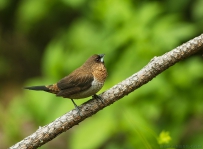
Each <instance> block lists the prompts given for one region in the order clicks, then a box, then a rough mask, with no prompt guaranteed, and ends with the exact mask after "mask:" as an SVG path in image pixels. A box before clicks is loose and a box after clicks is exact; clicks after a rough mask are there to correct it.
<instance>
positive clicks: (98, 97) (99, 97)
mask: <svg viewBox="0 0 203 149" xmlns="http://www.w3.org/2000/svg"><path fill="white" fill-rule="evenodd" d="M92 97H93V98H96V99H97V100H100V101H101V102H102V103H103V104H104V100H103V98H102V97H101V96H99V95H96V94H94V95H93V96H92Z"/></svg>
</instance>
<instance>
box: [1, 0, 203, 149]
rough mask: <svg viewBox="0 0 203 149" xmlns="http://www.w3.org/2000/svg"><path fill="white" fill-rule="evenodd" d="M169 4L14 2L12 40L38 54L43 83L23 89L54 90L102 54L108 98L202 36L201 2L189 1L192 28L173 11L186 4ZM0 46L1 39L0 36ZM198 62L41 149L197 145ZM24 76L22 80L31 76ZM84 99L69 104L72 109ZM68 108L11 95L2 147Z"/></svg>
mask: <svg viewBox="0 0 203 149" xmlns="http://www.w3.org/2000/svg"><path fill="white" fill-rule="evenodd" d="M176 2H177V1H167V0H166V1H162V2H158V1H153V2H152V1H144V2H141V1H138V0H137V1H133V0H126V1H122V0H90V1H85V0H77V1H73V0H71V1H69V0H61V1H56V0H52V1H49V0H40V1H39V0H38V1H33V0H30V1H20V3H18V7H17V9H16V14H15V15H16V20H15V25H14V27H15V29H16V32H20V33H21V34H25V36H26V37H30V38H31V39H33V40H34V41H33V43H32V44H31V45H33V46H32V47H33V49H34V50H36V51H37V50H38V53H42V54H43V55H42V61H41V67H40V66H37V67H38V68H39V67H40V69H41V74H42V76H38V77H35V78H32V79H28V80H27V81H26V83H25V86H31V85H42V84H52V83H55V82H56V81H57V80H59V79H61V78H62V77H64V76H65V75H67V74H69V73H70V72H71V71H72V70H74V69H75V68H77V67H78V66H80V65H81V64H82V63H83V62H84V61H85V60H86V59H87V58H88V57H89V56H91V55H92V54H95V53H97V54H100V53H105V54H106V57H105V63H106V67H107V69H108V72H109V76H108V78H107V80H106V83H105V86H104V87H103V89H102V90H101V91H100V92H99V93H101V92H102V91H105V90H107V89H108V88H110V87H112V86H113V85H114V84H117V83H118V82H120V81H122V80H123V79H125V78H127V77H129V76H130V75H132V74H133V73H135V72H137V71H139V69H141V68H142V67H143V66H145V65H146V64H147V63H148V62H149V61H150V59H151V58H153V57H154V56H159V55H162V54H164V53H165V52H167V51H169V50H171V49H173V48H175V47H176V46H178V45H180V44H182V43H183V42H184V41H187V40H188V39H190V38H192V37H194V36H195V35H196V34H197V33H198V34H200V33H201V32H202V30H200V29H199V26H201V25H202V23H203V22H202V20H200V21H199V18H201V16H202V9H201V5H200V4H201V3H202V1H201V0H197V1H194V5H193V6H192V12H191V14H192V16H193V18H191V20H193V21H194V22H191V21H188V20H187V19H185V16H184V15H185V14H184V11H183V12H181V11H178V10H177V8H179V9H181V8H182V7H181V6H182V5H183V6H184V8H183V9H186V8H185V7H186V5H188V2H187V1H186V2H185V1H180V2H178V3H177V4H176ZM7 3H8V2H6V1H3V0H0V10H2V9H4V7H5V8H6V6H7V5H9V3H8V4H7ZM1 4H4V5H2V6H1ZM6 4H7V5H6ZM174 5H175V6H176V7H175V8H173V7H172V6H174ZM187 11H188V10H187ZM70 14H73V16H71V15H70ZM70 18H72V19H70ZM67 20H68V21H67ZM66 21H67V22H66ZM64 24H65V25H64ZM0 27H1V26H0ZM1 30H2V29H1V28H0V31H1ZM0 33H1V32H0ZM46 34H47V36H49V37H46ZM0 35H1V34H0ZM0 39H3V38H2V37H1V36H0ZM48 39H49V40H48ZM45 41H46V42H45ZM42 43H44V47H45V51H44V52H41V51H40V50H39V49H37V47H40V46H37V45H36V47H35V46H34V45H35V44H39V45H41V44H42ZM45 43H46V44H45ZM1 45H3V42H1V41H0V46H1ZM31 52H32V51H31ZM27 53H28V52H27ZM38 55H40V54H38ZM28 57H32V54H30V55H29V56H28ZM201 62H202V59H201V58H199V57H198V56H193V57H191V58H189V59H187V60H184V61H182V62H180V63H179V64H176V65H175V66H173V67H172V68H170V69H169V70H166V71H165V72H164V73H162V74H161V75H159V76H158V77H156V78H155V79H154V80H152V81H151V82H149V83H148V84H146V85H145V86H143V87H141V88H140V89H138V90H136V91H135V92H133V93H131V94H129V95H128V96H125V97H124V98H123V99H121V100H120V101H118V102H116V103H115V104H113V105H111V106H109V107H107V108H105V109H104V110H102V111H100V112H99V113H98V114H96V115H94V116H93V117H91V118H89V119H87V120H85V121H84V122H82V123H81V124H80V125H79V126H75V127H74V128H72V129H71V130H69V131H67V132H66V134H67V135H66V136H62V137H61V138H62V140H61V141H60V140H57V139H56V140H53V141H51V142H50V143H48V144H46V145H45V146H43V147H42V148H44V149H46V148H56V147H57V148H71V149H93V148H105V149H122V148H127V149H132V148H147V149H151V148H160V145H163V144H167V145H178V144H182V145H184V144H191V145H201V141H202V139H201V138H202V137H203V135H202V134H201V133H199V131H200V130H201V129H202V126H199V125H198V127H196V125H195V124H196V123H200V122H201V121H202V116H201V115H202V114H203V103H202V90H203V87H202V80H203V76H202V73H201V72H202V71H203V67H202V63H201ZM8 66H9V65H8V63H7V59H5V58H4V57H3V56H0V67H1V68H3V69H1V70H0V76H3V75H4V74H7V72H8V70H7V69H5V68H7V67H8ZM23 66H24V65H23ZM29 69H30V70H27V72H28V73H29V71H31V70H32V69H33V68H29ZM36 71H37V70H36ZM0 98H1V97H0ZM88 99H89V98H88ZM88 99H84V100H77V101H76V103H77V104H78V105H79V104H81V103H83V102H85V101H86V100H88ZM72 108H73V105H72V103H71V101H70V100H69V99H64V98H57V97H55V96H54V95H52V94H48V93H44V92H34V91H33V92H32V91H27V90H26V91H23V95H19V94H17V95H16V96H15V98H14V99H12V100H11V101H10V103H9V106H8V107H7V108H6V114H2V113H3V112H4V108H3V103H1V104H0V119H2V120H3V121H1V122H0V126H1V128H0V131H2V132H3V134H4V137H3V140H4V142H5V143H4V145H5V146H9V145H12V144H14V143H15V142H17V141H20V140H21V139H23V138H24V137H26V136H28V135H30V134H31V133H32V132H34V131H35V130H36V129H37V128H38V127H39V126H42V125H45V124H48V123H50V122H51V121H53V120H54V119H56V118H57V117H59V116H61V115H62V114H64V113H66V112H68V111H69V110H71V109H72ZM67 136H68V137H67ZM191 136H192V137H191ZM62 142H63V143H62ZM64 142H65V143H64ZM59 144H63V145H61V146H60V145H59ZM64 144H65V145H64ZM58 145H59V146H58Z"/></svg>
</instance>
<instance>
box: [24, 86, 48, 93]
mask: <svg viewBox="0 0 203 149" xmlns="http://www.w3.org/2000/svg"><path fill="white" fill-rule="evenodd" d="M24 89H29V90H36V91H45V92H50V89H49V88H48V87H46V86H30V87H24Z"/></svg>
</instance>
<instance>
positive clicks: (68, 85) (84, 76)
mask: <svg viewBox="0 0 203 149" xmlns="http://www.w3.org/2000/svg"><path fill="white" fill-rule="evenodd" d="M93 80H94V77H93V75H92V74H88V73H74V74H73V75H72V74H70V75H69V76H67V77H65V78H63V79H61V80H60V81H59V82H58V83H57V86H58V88H59V89H60V91H59V93H58V94H57V96H62V97H69V96H70V95H73V94H77V93H78V92H82V91H85V90H87V89H88V88H90V87H91V85H92V81H93Z"/></svg>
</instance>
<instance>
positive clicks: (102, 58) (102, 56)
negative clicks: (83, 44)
mask: <svg viewBox="0 0 203 149" xmlns="http://www.w3.org/2000/svg"><path fill="white" fill-rule="evenodd" d="M99 56H100V57H101V62H102V63H103V62H104V56H105V54H99Z"/></svg>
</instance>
